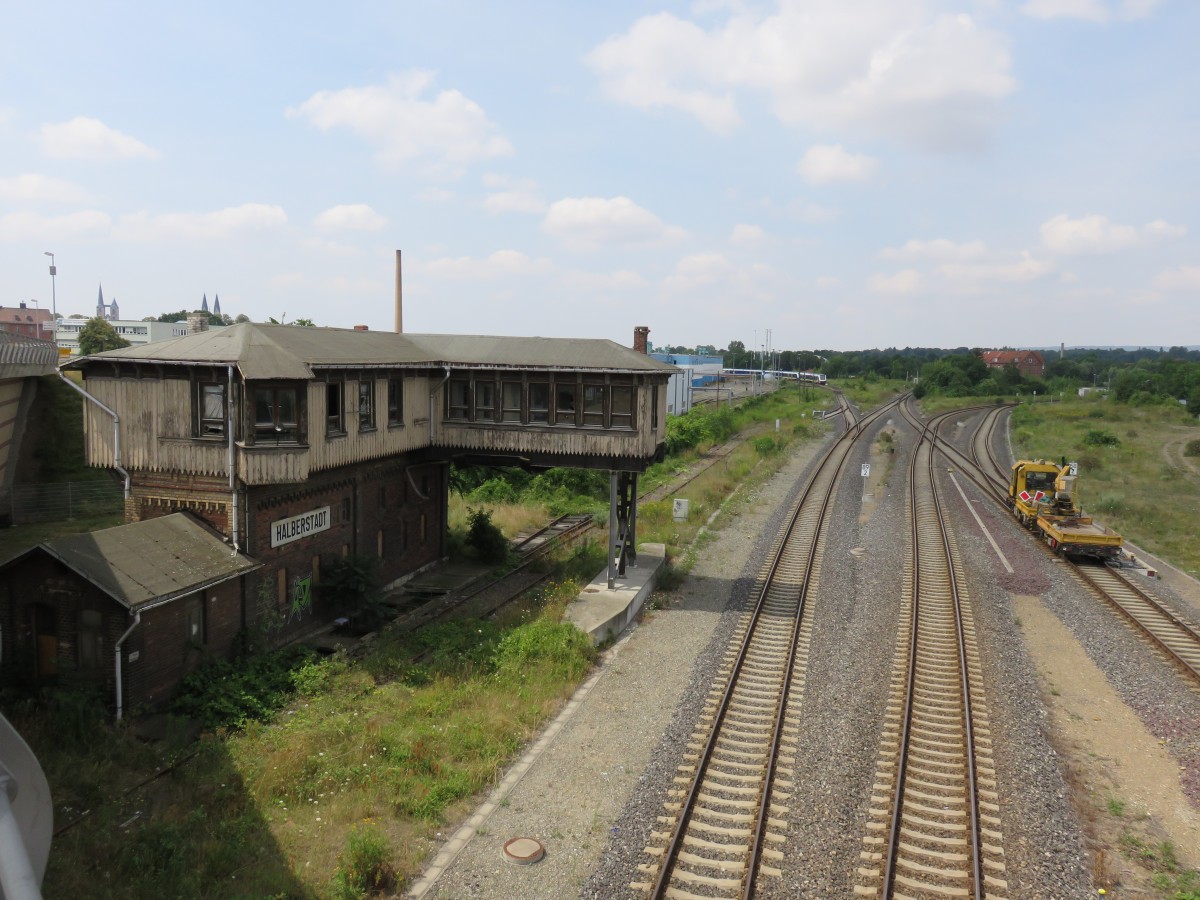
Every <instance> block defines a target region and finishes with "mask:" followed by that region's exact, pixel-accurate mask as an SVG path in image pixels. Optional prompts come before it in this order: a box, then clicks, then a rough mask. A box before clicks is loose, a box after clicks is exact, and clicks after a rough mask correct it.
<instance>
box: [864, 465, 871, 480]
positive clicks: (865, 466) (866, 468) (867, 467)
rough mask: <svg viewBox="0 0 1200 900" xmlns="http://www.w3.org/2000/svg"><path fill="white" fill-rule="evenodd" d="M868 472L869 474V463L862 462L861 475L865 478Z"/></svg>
mask: <svg viewBox="0 0 1200 900" xmlns="http://www.w3.org/2000/svg"><path fill="white" fill-rule="evenodd" d="M870 474H871V464H870V463H863V464H862V477H863V478H866V477H867V476H868V475H870Z"/></svg>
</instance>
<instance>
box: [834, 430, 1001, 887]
mask: <svg viewBox="0 0 1200 900" xmlns="http://www.w3.org/2000/svg"><path fill="white" fill-rule="evenodd" d="M934 455H935V448H934V445H933V439H932V437H931V436H928V435H927V434H926V431H925V429H922V431H921V432H920V437H919V438H918V445H917V448H916V450H915V451H914V453H913V458H912V462H911V463H910V466H909V476H908V481H909V484H908V490H909V501H910V505H909V522H910V527H911V536H912V543H913V552H912V554H911V563H910V571H909V580H908V584H907V587H906V590H905V593H904V597H903V598H902V604H901V609H902V614H903V615H904V616H905V618H906V621H905V622H904V623H903V624H902V627H901V628H900V630H899V635H898V638H897V647H896V654H895V663H894V667H893V673H892V681H891V687H890V696H889V701H888V707H887V713H886V720H885V723H884V731H883V737H882V740H881V746H880V754H879V760H878V764H877V769H876V781H875V785H874V787H873V791H872V796H871V800H872V806H871V808H870V812H869V816H868V822H867V833H866V835H865V836H864V838H863V850H862V852H861V858H862V865H860V866H859V868H858V870H857V873H856V876H857V877H856V879H855V884H854V892H855V894H857V895H860V896H874V897H886V898H891V897H897V898H900V897H903V898H926V897H974V898H976V900H981V898H984V897H998V896H1000V894H999V893H998V892H1002V891H1004V890H1005V888H1006V887H1007V884H1006V882H1005V881H1004V878H1003V874H1004V853H1003V847H1002V835H1001V831H1000V818H999V806H998V803H997V794H996V775H995V768H994V765H993V762H992V758H991V736H990V728H989V726H988V719H987V710H986V703H985V700H984V692H983V684H982V675H981V671H980V664H979V658H978V651H977V649H976V646H975V632H974V627H973V624H972V619H971V613H970V608H969V604H968V602H967V598H966V597H965V594H964V591H963V590H962V589H961V588H960V585H959V577H958V574H957V570H958V568H959V566H958V561H957V559H956V551H955V548H954V544H953V540H952V538H951V536H950V534H949V533H948V532H947V530H946V526H945V522H944V518H943V514H942V510H941V503H940V500H939V498H938V494H937V486H936V483H935V481H934V477H933V475H934V471H933V460H934Z"/></svg>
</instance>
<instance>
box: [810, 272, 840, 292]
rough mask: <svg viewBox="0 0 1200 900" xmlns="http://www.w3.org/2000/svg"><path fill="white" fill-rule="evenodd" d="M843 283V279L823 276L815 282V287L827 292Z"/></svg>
mask: <svg viewBox="0 0 1200 900" xmlns="http://www.w3.org/2000/svg"><path fill="white" fill-rule="evenodd" d="M841 283H842V279H840V278H838V277H837V276H836V275H821V276H819V277H818V278H817V279H816V280H815V281H814V282H813V287H815V288H817V289H818V290H822V291H825V290H829V288H835V287H837V286H838V285H840V284H841Z"/></svg>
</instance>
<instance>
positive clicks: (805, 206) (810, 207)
mask: <svg viewBox="0 0 1200 900" xmlns="http://www.w3.org/2000/svg"><path fill="white" fill-rule="evenodd" d="M788 212H789V213H791V214H792V215H793V216H795V217H796V218H797V219H799V220H800V221H801V222H807V223H808V224H810V225H820V224H821V223H822V222H832V221H833V220H834V219H836V218H838V217H839V216H841V214H842V211H841V210H840V209H838V208H837V207H834V206H821V205H819V204H817V203H809V202H808V201H807V200H793V201H792V202H791V203H790V204H788Z"/></svg>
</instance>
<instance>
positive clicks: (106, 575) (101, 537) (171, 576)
mask: <svg viewBox="0 0 1200 900" xmlns="http://www.w3.org/2000/svg"><path fill="white" fill-rule="evenodd" d="M38 549H41V550H43V551H45V552H46V553H49V554H50V555H51V556H53V557H54V558H55V559H57V560H59V561H60V562H62V563H63V565H65V566H67V568H69V569H71V570H72V571H74V572H76V573H77V574H79V575H80V576H82V577H83V578H86V579H87V580H88V581H90V582H91V583H92V584H94V585H96V587H98V588H100V589H101V590H102V591H104V592H105V593H106V594H108V595H109V596H110V597H112V598H113V599H114V600H116V601H117V602H118V603H120V604H121V605H122V606H125V607H127V608H128V609H129V610H130V611H132V612H137V611H139V610H142V609H147V608H149V607H152V606H160V605H162V604H164V603H168V602H170V601H172V600H175V599H177V598H179V597H184V596H187V595H188V594H191V593H195V592H196V591H199V590H202V589H204V588H207V587H212V586H213V585H215V584H220V583H221V582H223V581H228V580H229V579H231V578H237V577H238V576H239V575H245V574H246V573H247V572H252V571H254V570H255V569H258V568H260V567H261V566H262V563H260V562H258V561H257V560H254V559H251V558H250V557H248V556H244V555H242V554H241V553H238V552H236V551H234V550H232V549H231V548H230V547H229V545H228V544H226V543H225V542H224V541H222V540H221V539H220V538H219V537H217V536H216V535H215V534H213V532H211V531H209V530H208V529H207V528H205V527H204V526H203V525H201V524H200V523H199V522H197V521H195V520H194V519H192V518H191V517H190V516H187V515H185V514H184V513H172V514H171V515H169V516H163V517H161V518H157V519H148V520H146V521H143V522H134V523H132V524H130V525H118V526H116V527H115V528H105V529H103V530H101V531H93V532H90V533H86V534H72V535H67V536H66V537H61V538H55V539H54V540H51V541H46V542H45V543H43V544H41V545H39V548H38Z"/></svg>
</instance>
